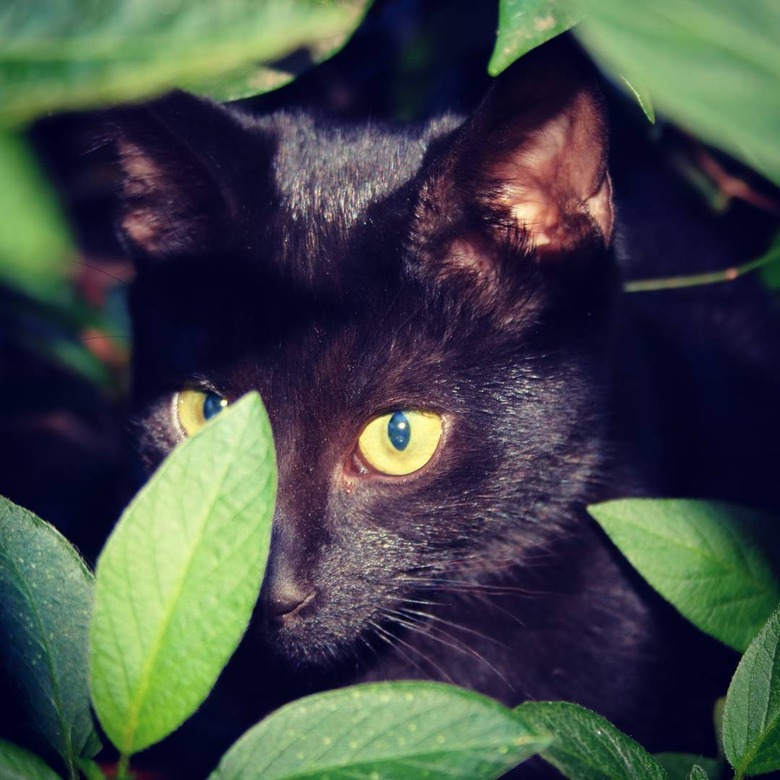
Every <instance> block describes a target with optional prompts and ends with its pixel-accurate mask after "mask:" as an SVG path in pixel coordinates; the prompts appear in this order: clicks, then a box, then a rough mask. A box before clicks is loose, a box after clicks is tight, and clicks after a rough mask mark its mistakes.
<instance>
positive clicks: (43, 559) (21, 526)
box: [0, 498, 99, 769]
mask: <svg viewBox="0 0 780 780" xmlns="http://www.w3.org/2000/svg"><path fill="white" fill-rule="evenodd" d="M92 587H93V582H92V575H91V574H90V573H89V571H88V570H87V568H86V566H85V565H84V563H83V561H82V560H81V558H80V557H79V555H78V553H77V552H76V551H75V550H74V549H73V547H72V546H71V545H70V544H69V543H68V542H67V541H66V540H65V539H64V538H63V537H62V536H61V535H60V534H59V533H58V532H57V531H56V530H55V529H54V528H52V527H51V526H50V525H48V524H47V523H44V522H43V520H41V519H40V518H38V517H36V516H35V515H33V514H32V513H31V512H28V511H27V510H25V509H22V508H21V507H18V506H16V504H13V503H11V502H10V501H8V500H7V499H5V498H0V656H1V657H3V660H4V662H5V663H6V665H7V668H8V670H9V672H10V673H11V675H12V677H13V679H14V681H15V683H16V685H17V686H18V689H19V692H20V694H21V697H22V699H23V701H24V704H25V706H26V708H27V713H28V714H29V720H30V722H32V723H34V724H35V727H36V729H37V731H38V732H39V733H40V735H41V737H43V739H44V740H45V741H46V743H47V744H48V745H49V746H50V747H51V748H52V749H53V750H54V751H56V752H57V753H58V754H59V755H60V756H62V758H63V759H64V760H65V762H66V764H67V765H68V766H69V767H71V768H72V769H74V768H75V767H76V766H77V765H78V759H79V757H80V756H84V755H86V756H91V755H94V753H95V752H96V751H97V748H98V747H99V743H98V742H97V736H96V734H95V730H94V727H93V724H92V715H91V712H90V708H89V687H88V683H87V640H88V629H89V617H90V613H91V608H92Z"/></svg>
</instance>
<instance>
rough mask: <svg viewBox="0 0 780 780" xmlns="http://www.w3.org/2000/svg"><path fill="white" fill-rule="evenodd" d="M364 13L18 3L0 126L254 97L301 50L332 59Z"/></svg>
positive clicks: (0, 77) (353, 4)
mask: <svg viewBox="0 0 780 780" xmlns="http://www.w3.org/2000/svg"><path fill="white" fill-rule="evenodd" d="M365 6H366V2H365V0H331V1H330V2H327V3H324V2H320V1H318V0H264V2H260V3H258V2H256V0H222V1H221V2H218V3H215V2H213V1H212V0H171V2H167V3H159V2H156V0H134V2H132V3H128V2H125V0H102V2H99V3H96V2H92V1H91V0H40V1H39V2H37V3H35V4H32V5H31V4H26V3H12V4H11V6H10V7H7V6H6V7H5V8H4V9H3V10H2V11H0V124H3V123H6V124H8V123H22V122H28V121H30V120H32V119H34V118H36V117H38V116H40V115H42V114H44V113H46V112H48V111H59V110H63V109H72V108H85V107H90V106H97V105H100V104H104V103H108V102H118V101H124V100H131V99H136V98H140V97H144V96H149V95H152V94H155V93H159V92H162V91H164V90H166V89H170V88H171V87H173V86H180V87H188V88H190V89H194V90H195V91H202V90H200V89H199V88H200V87H201V86H202V85H204V84H205V85H207V86H208V88H209V91H210V92H211V93H216V94H219V95H221V96H224V95H225V94H226V93H227V94H229V95H231V96H233V97H236V96H239V95H247V94H256V93H257V92H260V91H261V90H262V89H263V88H267V87H268V86H269V83H270V82H269V79H268V68H260V67H259V66H260V65H261V64H265V65H268V64H269V63H273V62H274V61H277V60H280V59H281V58H283V57H286V56H287V55H290V54H291V53H293V52H296V53H300V56H299V57H298V58H297V59H298V61H299V62H300V63H302V65H304V66H305V65H308V64H311V62H312V60H313V59H317V58H319V57H322V56H324V55H326V54H329V53H331V52H332V51H334V50H335V49H336V48H338V46H340V45H341V44H342V43H343V41H344V40H345V37H346V36H347V34H349V33H350V32H351V31H352V30H353V29H354V27H355V25H356V24H357V23H358V21H359V19H360V17H361V14H362V12H363V10H364V9H365ZM288 62H289V60H288ZM279 70H280V71H283V72H284V69H283V68H281V67H279ZM296 70H297V68H295V67H292V72H295V71H296ZM286 72H287V73H288V74H290V68H289V67H288V69H287V71H286ZM289 77H291V75H288V78H289Z"/></svg>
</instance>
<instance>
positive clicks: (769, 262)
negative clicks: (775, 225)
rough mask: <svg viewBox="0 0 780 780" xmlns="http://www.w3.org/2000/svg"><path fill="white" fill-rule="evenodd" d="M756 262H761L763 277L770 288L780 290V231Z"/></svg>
mask: <svg viewBox="0 0 780 780" xmlns="http://www.w3.org/2000/svg"><path fill="white" fill-rule="evenodd" d="M756 263H760V265H759V268H760V269H761V279H762V281H763V282H764V284H765V285H766V286H767V287H769V289H770V290H780V232H779V233H777V235H776V236H775V238H774V240H773V241H772V243H771V244H770V246H769V249H767V251H766V252H765V253H764V254H763V255H762V256H761V257H760V258H759V259H758V260H757V261H756Z"/></svg>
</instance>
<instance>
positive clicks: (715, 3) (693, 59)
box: [575, 0, 780, 184]
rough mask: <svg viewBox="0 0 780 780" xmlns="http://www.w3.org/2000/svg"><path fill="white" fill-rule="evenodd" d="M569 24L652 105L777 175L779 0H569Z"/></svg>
mask: <svg viewBox="0 0 780 780" xmlns="http://www.w3.org/2000/svg"><path fill="white" fill-rule="evenodd" d="M575 8H577V9H579V10H581V11H582V16H583V17H584V19H585V21H584V22H583V24H581V25H580V26H579V27H578V28H577V34H578V36H579V37H580V38H581V40H582V41H583V42H584V43H585V45H586V46H587V47H588V49H590V50H591V51H592V52H593V54H594V55H595V56H596V57H597V58H598V59H599V60H601V61H602V62H603V64H604V65H605V66H606V67H607V68H609V69H610V70H612V71H613V72H614V73H616V74H620V75H625V76H626V77H627V78H628V79H629V80H630V81H631V82H632V83H634V82H638V83H642V84H645V85H646V86H647V88H648V89H649V90H650V92H651V93H652V95H653V100H654V103H655V105H656V107H657V108H658V110H659V111H661V112H663V113H665V114H666V115H667V116H669V117H670V118H671V119H673V120H674V121H675V122H677V123H679V124H680V125H682V126H683V127H684V128H686V129H687V130H689V131H690V132H692V133H694V134H696V135H698V136H700V137H701V138H702V139H703V140H705V141H707V142H708V143H711V144H714V145H715V146H719V147H720V148H721V149H724V150H725V151H727V152H729V153H731V154H732V155H734V156H735V157H737V158H739V159H741V160H742V161H744V162H746V163H747V164H748V165H750V166H752V167H753V168H755V169H756V170H758V171H760V172H761V173H763V174H764V175H765V176H767V177H768V178H770V179H772V181H774V182H775V184H780V144H778V143H777V132H778V127H780V100H778V90H777V85H778V83H780V56H778V50H777V41H778V40H780V3H777V2H776V0H743V2H739V3H735V2H734V1H733V0H654V1H653V2H652V3H648V2H643V0H577V2H575Z"/></svg>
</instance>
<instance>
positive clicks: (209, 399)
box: [203, 393, 227, 420]
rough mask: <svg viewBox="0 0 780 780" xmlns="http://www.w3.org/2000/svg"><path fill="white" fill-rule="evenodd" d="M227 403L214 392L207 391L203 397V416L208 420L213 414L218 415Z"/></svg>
mask: <svg viewBox="0 0 780 780" xmlns="http://www.w3.org/2000/svg"><path fill="white" fill-rule="evenodd" d="M226 404H227V401H225V399H224V398H223V397H222V396H221V395H217V394H216V393H207V394H206V397H205V398H204V399H203V417H204V419H206V420H210V419H211V418H212V417H214V416H215V415H218V414H219V413H220V412H221V411H222V410H223V409H224V408H225V405H226Z"/></svg>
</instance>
